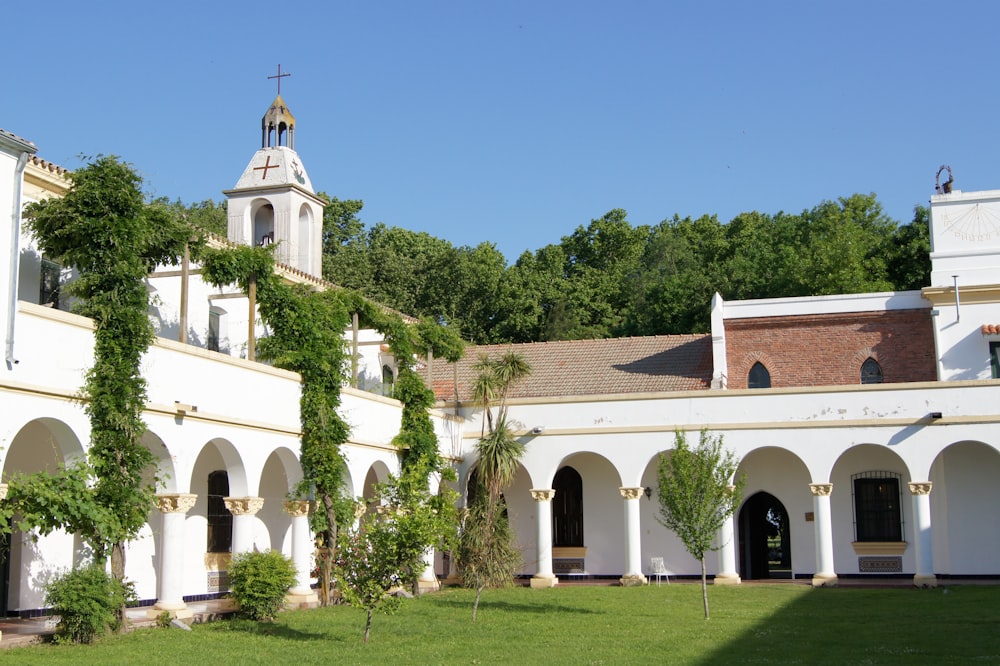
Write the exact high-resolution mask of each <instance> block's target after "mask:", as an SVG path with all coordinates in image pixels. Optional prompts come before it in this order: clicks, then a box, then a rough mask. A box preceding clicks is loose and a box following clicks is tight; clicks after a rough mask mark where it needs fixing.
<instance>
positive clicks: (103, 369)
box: [7, 156, 192, 580]
mask: <svg viewBox="0 0 1000 666" xmlns="http://www.w3.org/2000/svg"><path fill="white" fill-rule="evenodd" d="M70 179H71V180H72V183H73V184H72V187H71V189H70V191H69V192H68V193H67V194H66V196H65V197H63V198H61V199H48V200H45V201H41V202H38V203H34V204H32V205H30V206H29V207H28V208H27V210H26V211H25V217H26V221H27V224H26V226H27V228H28V229H29V230H30V231H31V232H32V233H34V235H35V236H36V238H37V240H38V244H39V248H40V249H41V250H42V252H44V253H45V254H47V255H49V256H50V257H53V258H54V259H55V260H56V261H58V262H60V263H61V264H62V265H64V266H72V267H73V268H75V269H77V271H78V272H79V277H78V278H77V279H76V280H75V281H74V282H72V283H70V285H69V286H68V291H69V293H70V294H71V295H72V296H75V297H77V298H78V299H80V300H79V305H78V306H77V308H76V309H77V311H78V312H79V313H80V314H82V315H84V316H87V317H89V318H90V319H91V320H92V321H93V325H94V362H93V365H92V366H91V368H90V369H89V370H88V371H87V374H86V378H85V383H84V386H83V395H84V398H85V402H84V406H85V409H86V411H87V414H88V416H89V417H90V430H91V434H90V437H91V441H90V447H89V450H88V458H87V462H86V463H85V465H83V466H78V467H76V468H74V469H66V470H62V471H60V472H57V473H49V474H46V473H43V474H40V475H36V476H34V477H18V478H17V479H16V480H15V481H14V482H13V483H12V484H11V486H12V488H11V490H10V500H11V501H9V502H8V503H7V510H8V511H19V513H20V516H21V518H20V521H21V524H23V525H25V526H31V527H37V528H39V529H40V530H41V531H43V532H45V531H51V530H52V529H56V528H64V529H69V530H72V531H75V532H78V533H80V534H81V536H82V537H83V538H84V539H85V540H86V541H87V542H88V543H89V544H90V545H91V547H92V549H93V551H94V556H95V558H96V559H97V560H98V561H105V560H106V559H107V557H108V556H109V555H110V558H111V570H112V574H113V575H114V576H115V578H117V579H118V580H122V579H123V578H124V574H125V550H124V548H125V542H126V541H128V540H130V539H132V538H134V537H135V536H136V535H137V534H138V532H139V530H140V529H141V528H142V526H143V525H144V524H145V522H146V516H147V515H148V514H149V511H150V510H151V509H152V507H153V498H154V494H155V492H156V488H155V483H154V484H151V483H149V481H148V479H149V474H148V473H149V471H150V469H151V467H152V464H153V462H154V458H153V454H152V453H151V452H150V451H149V449H147V448H145V447H144V446H143V445H142V443H141V438H142V435H143V433H144V432H145V430H146V425H145V423H144V422H143V420H142V412H143V409H144V408H145V403H146V382H145V380H144V379H143V377H142V375H141V373H140V368H139V364H140V361H141V359H142V355H143V354H144V353H145V352H146V350H147V349H148V348H149V345H150V344H151V343H152V342H153V339H154V331H153V327H152V325H151V324H150V321H149V318H148V315H147V312H148V309H149V299H148V295H147V291H146V285H145V283H144V279H145V278H146V277H147V276H148V275H149V274H150V273H151V272H152V271H153V270H154V269H155V267H156V266H157V265H159V264H176V263H178V260H179V256H180V254H181V253H182V251H183V247H184V244H185V243H188V242H191V236H192V231H191V228H190V227H189V226H188V225H187V224H185V223H184V222H183V220H181V219H179V218H177V217H175V216H173V215H171V214H170V213H169V211H168V210H167V209H166V208H164V207H163V206H155V205H147V204H146V203H145V201H144V197H143V194H142V190H141V185H142V179H141V178H140V177H139V176H138V174H136V172H135V171H134V170H133V169H132V167H131V166H129V165H128V164H126V163H123V162H120V161H119V160H118V159H117V158H115V157H111V156H99V157H97V158H95V159H94V160H93V161H91V162H90V163H89V164H88V165H87V166H85V167H83V168H82V169H80V170H78V171H76V172H73V173H71V174H70ZM88 477H92V478H93V484H92V485H90V484H87V483H83V482H82V480H83V479H86V478H88ZM32 493H34V494H35V495H36V498H32V497H31V496H30V495H31V494H32ZM37 497H50V498H51V499H52V501H53V503H54V506H52V507H49V508H47V509H46V508H45V507H39V506H38V500H37Z"/></svg>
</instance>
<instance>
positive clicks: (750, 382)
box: [747, 361, 771, 389]
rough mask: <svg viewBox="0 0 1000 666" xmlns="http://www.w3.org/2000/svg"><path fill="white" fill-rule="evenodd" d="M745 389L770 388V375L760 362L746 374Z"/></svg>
mask: <svg viewBox="0 0 1000 666" xmlns="http://www.w3.org/2000/svg"><path fill="white" fill-rule="evenodd" d="M747 388H752V389H761V388H771V373H770V372H768V371H767V368H765V367H764V364H763V363H761V362H760V361H757V362H756V363H754V364H753V367H752V368H750V372H749V373H748V374H747Z"/></svg>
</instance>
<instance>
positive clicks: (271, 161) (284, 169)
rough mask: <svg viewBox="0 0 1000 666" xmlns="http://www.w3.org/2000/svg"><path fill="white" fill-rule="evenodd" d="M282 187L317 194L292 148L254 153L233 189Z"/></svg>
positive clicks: (274, 148) (283, 147)
mask: <svg viewBox="0 0 1000 666" xmlns="http://www.w3.org/2000/svg"><path fill="white" fill-rule="evenodd" d="M282 185H291V186H293V187H297V188H299V189H303V190H306V191H307V192H309V193H310V194H313V193H315V190H314V189H313V186H312V182H311V181H310V180H309V174H307V173H306V169H305V167H304V166H302V160H300V159H299V156H298V154H297V153H296V152H295V151H294V150H292V149H291V148H286V147H285V146H275V147H272V148H261V149H260V150H258V151H257V152H256V153H254V156H253V158H252V159H251V160H250V164H248V165H247V168H246V169H244V170H243V175H242V176H240V179H239V181H238V182H237V183H236V187H234V188H233V189H234V190H253V189H259V188H268V187H278V186H282ZM227 192H228V191H227Z"/></svg>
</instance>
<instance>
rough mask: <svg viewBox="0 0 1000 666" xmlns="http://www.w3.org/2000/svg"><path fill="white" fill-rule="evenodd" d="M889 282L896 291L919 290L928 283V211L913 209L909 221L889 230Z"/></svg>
mask: <svg viewBox="0 0 1000 666" xmlns="http://www.w3.org/2000/svg"><path fill="white" fill-rule="evenodd" d="M888 270H889V279H890V280H891V281H892V283H893V286H894V288H896V289H920V288H921V287H926V286H928V285H929V284H930V283H931V235H930V211H929V210H928V209H927V207H926V206H917V207H916V208H914V209H913V220H912V221H911V222H910V223H909V224H904V225H901V226H899V227H896V229H895V230H894V231H893V234H892V246H891V248H890V251H889V258H888Z"/></svg>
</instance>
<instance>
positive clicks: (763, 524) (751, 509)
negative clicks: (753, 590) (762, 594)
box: [737, 491, 792, 580]
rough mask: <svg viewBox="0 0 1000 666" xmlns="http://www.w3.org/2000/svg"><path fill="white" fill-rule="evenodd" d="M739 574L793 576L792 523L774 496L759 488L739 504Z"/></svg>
mask: <svg viewBox="0 0 1000 666" xmlns="http://www.w3.org/2000/svg"><path fill="white" fill-rule="evenodd" d="M737 524H738V525H739V559H740V575H741V576H742V577H743V578H745V579H749V580H761V579H768V578H791V577H792V548H791V546H792V541H791V524H790V521H789V516H788V511H787V510H785V505H784V504H782V503H781V500H779V499H778V498H777V497H775V496H774V495H772V494H770V493H767V492H764V491H759V492H756V493H754V494H753V495H751V496H750V497H748V498H747V499H746V501H745V502H744V503H743V506H742V507H740V510H739V515H738V519H737Z"/></svg>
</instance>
